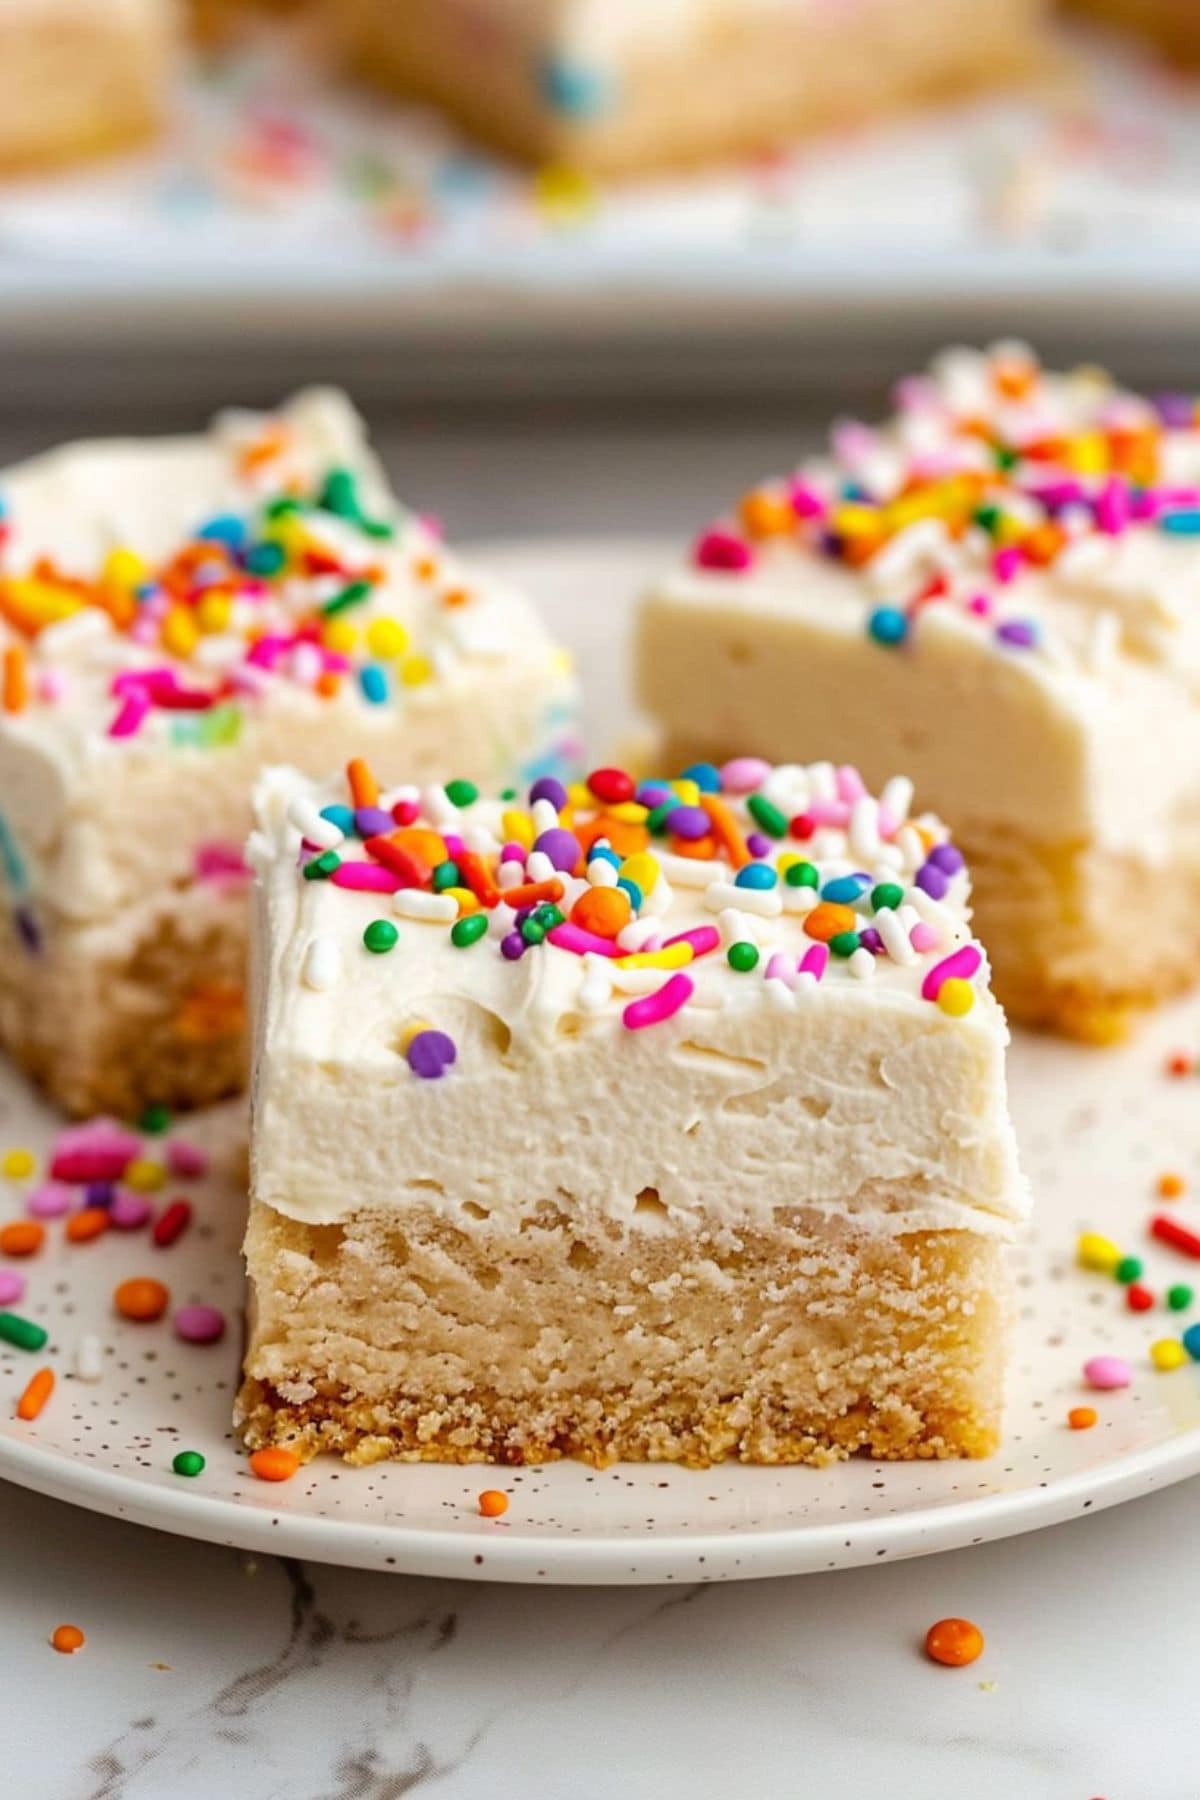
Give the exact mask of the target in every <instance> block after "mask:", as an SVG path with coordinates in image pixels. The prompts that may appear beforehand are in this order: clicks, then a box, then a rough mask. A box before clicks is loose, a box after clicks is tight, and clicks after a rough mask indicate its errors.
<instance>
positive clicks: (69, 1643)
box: [50, 1625, 87, 1656]
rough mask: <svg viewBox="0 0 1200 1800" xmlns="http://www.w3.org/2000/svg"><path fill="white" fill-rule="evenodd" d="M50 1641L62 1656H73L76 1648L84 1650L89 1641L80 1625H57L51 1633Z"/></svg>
mask: <svg viewBox="0 0 1200 1800" xmlns="http://www.w3.org/2000/svg"><path fill="white" fill-rule="evenodd" d="M50 1642H51V1644H52V1645H53V1646H54V1648H55V1649H56V1650H57V1651H58V1653H59V1655H60V1656H73V1655H74V1654H75V1652H76V1650H82V1649H83V1646H84V1645H85V1644H86V1643H87V1639H86V1638H85V1637H84V1635H83V1633H82V1631H80V1629H79V1627H78V1625H56V1626H55V1627H54V1630H53V1631H52V1632H51V1634H50Z"/></svg>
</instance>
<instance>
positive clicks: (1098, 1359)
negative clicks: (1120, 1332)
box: [1083, 1356, 1133, 1390]
mask: <svg viewBox="0 0 1200 1800" xmlns="http://www.w3.org/2000/svg"><path fill="white" fill-rule="evenodd" d="M1083 1378H1084V1380H1085V1381H1086V1382H1087V1384H1088V1386H1089V1387H1094V1388H1101V1389H1105V1390H1107V1389H1109V1388H1124V1387H1128V1386H1129V1384H1130V1382H1131V1381H1132V1380H1133V1370H1132V1369H1131V1368H1130V1366H1129V1364H1128V1363H1127V1362H1126V1361H1125V1358H1124V1357H1123V1356H1093V1357H1090V1358H1089V1360H1088V1361H1087V1362H1085V1363H1084V1365H1083Z"/></svg>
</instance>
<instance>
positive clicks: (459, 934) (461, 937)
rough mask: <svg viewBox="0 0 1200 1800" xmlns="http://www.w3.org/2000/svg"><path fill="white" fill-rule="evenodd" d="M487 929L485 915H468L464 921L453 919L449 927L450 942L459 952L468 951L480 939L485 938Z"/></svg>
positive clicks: (479, 913)
mask: <svg viewBox="0 0 1200 1800" xmlns="http://www.w3.org/2000/svg"><path fill="white" fill-rule="evenodd" d="M487 928H488V921H487V914H486V913H482V912H477V913H468V914H467V916H466V918H465V919H455V921H454V923H453V925H452V926H451V927H450V941H451V943H453V944H457V946H458V948H459V949H460V950H469V949H470V948H471V945H472V944H477V943H478V942H479V940H480V938H481V937H486V935H487Z"/></svg>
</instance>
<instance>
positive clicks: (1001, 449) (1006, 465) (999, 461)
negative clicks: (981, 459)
mask: <svg viewBox="0 0 1200 1800" xmlns="http://www.w3.org/2000/svg"><path fill="white" fill-rule="evenodd" d="M992 455H993V456H994V457H995V459H996V467H997V468H998V469H1006V470H1007V469H1015V468H1016V466H1017V464H1018V463H1019V462H1020V460H1021V452H1020V451H1019V450H1011V449H1010V448H1009V446H1008V445H1007V444H997V445H996V447H995V449H994V450H993V451H992Z"/></svg>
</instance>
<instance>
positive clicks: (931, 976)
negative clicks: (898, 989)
mask: <svg viewBox="0 0 1200 1800" xmlns="http://www.w3.org/2000/svg"><path fill="white" fill-rule="evenodd" d="M918 930H919V927H918V926H916V925H914V926H913V939H914V943H913V949H914V950H915V949H917V948H918V946H917V944H916V942H915V939H916V935H917V931H918ZM982 961H983V958H982V956H981V955H980V954H979V950H978V948H977V947H976V946H975V945H974V944H963V945H962V946H961V947H960V948H959V949H958V950H955V951H953V952H952V953H951V954H950V955H949V956H946V957H943V958H942V960H941V962H940V963H934V965H933V967H932V969H930V971H929V973H928V974H927V975H926V977H925V979H924V981H923V982H922V983H921V998H922V1000H936V999H937V997H938V995H939V994H940V993H941V991H942V983H943V982H944V981H951V980H955V981H970V979H971V977H972V976H973V975H974V974H975V973H976V972H977V971H978V968H979V965H980V963H981V962H982Z"/></svg>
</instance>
